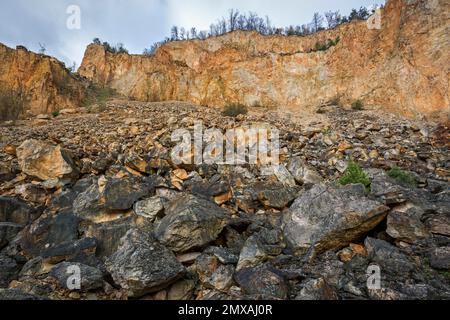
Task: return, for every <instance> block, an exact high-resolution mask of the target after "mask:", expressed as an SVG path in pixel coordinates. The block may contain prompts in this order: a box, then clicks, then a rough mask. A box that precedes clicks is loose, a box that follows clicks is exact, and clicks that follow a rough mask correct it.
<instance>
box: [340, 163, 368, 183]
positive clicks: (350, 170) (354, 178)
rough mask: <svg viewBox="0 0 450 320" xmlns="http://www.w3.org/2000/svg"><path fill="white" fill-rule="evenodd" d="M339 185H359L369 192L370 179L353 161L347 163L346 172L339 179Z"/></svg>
mask: <svg viewBox="0 0 450 320" xmlns="http://www.w3.org/2000/svg"><path fill="white" fill-rule="evenodd" d="M339 183H340V184H341V185H343V186H346V185H348V184H357V183H361V184H363V185H364V187H366V189H367V190H370V184H371V182H370V179H369V177H368V176H367V174H366V173H365V172H364V170H363V169H361V167H360V166H359V165H358V164H357V163H355V162H353V161H350V162H349V164H348V167H347V170H345V173H344V175H343V176H342V178H340V179H339Z"/></svg>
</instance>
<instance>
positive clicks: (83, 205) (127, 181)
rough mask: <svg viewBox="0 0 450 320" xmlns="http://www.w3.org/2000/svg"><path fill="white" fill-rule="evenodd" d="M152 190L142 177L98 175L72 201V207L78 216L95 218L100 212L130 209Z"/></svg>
mask: <svg viewBox="0 0 450 320" xmlns="http://www.w3.org/2000/svg"><path fill="white" fill-rule="evenodd" d="M152 190H153V188H152V187H151V186H150V185H149V184H148V183H146V181H144V180H143V179H139V178H134V177H131V178H128V177H124V178H121V179H119V178H105V177H100V178H99V179H98V180H97V181H94V183H93V184H92V185H91V186H90V187H89V188H87V189H86V190H85V191H84V192H82V193H81V194H79V195H78V197H77V198H76V199H75V200H74V202H73V209H74V212H75V213H76V214H78V215H79V216H82V217H84V218H88V219H95V218H96V217H97V216H98V215H99V214H101V213H102V212H108V211H125V210H129V209H131V208H132V207H133V205H134V204H135V203H136V202H137V201H138V200H139V199H141V198H143V197H145V196H148V195H150V193H151V192H152Z"/></svg>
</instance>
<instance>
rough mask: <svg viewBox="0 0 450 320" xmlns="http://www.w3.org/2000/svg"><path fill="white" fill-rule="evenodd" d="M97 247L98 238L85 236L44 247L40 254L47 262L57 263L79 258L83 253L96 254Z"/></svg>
mask: <svg viewBox="0 0 450 320" xmlns="http://www.w3.org/2000/svg"><path fill="white" fill-rule="evenodd" d="M96 248H97V240H96V239H95V238H83V239H80V240H77V241H69V242H64V243H61V244H58V245H55V246H52V247H50V248H48V249H44V250H43V251H42V252H41V254H40V255H41V256H42V258H43V259H44V261H45V262H47V263H51V264H56V263H59V262H61V261H64V260H68V261H69V260H72V259H77V258H78V257H79V256H81V255H95V249H96Z"/></svg>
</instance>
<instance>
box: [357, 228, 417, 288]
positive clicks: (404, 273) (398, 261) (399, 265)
mask: <svg viewBox="0 0 450 320" xmlns="http://www.w3.org/2000/svg"><path fill="white" fill-rule="evenodd" d="M364 245H365V247H366V250H367V253H368V258H369V260H370V261H371V262H373V263H376V264H377V265H378V266H380V267H381V269H382V272H383V273H384V274H386V273H387V274H388V275H390V276H396V277H398V278H399V279H400V278H408V276H409V274H410V272H411V271H413V270H414V268H415V266H414V264H413V263H412V262H411V261H409V259H408V258H407V256H406V255H405V254H403V253H402V252H400V250H399V249H398V248H396V247H394V246H393V245H391V244H390V243H388V242H386V241H383V240H378V239H373V238H370V237H368V238H367V239H366V241H365V242H364Z"/></svg>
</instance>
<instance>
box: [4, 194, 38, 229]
mask: <svg viewBox="0 0 450 320" xmlns="http://www.w3.org/2000/svg"><path fill="white" fill-rule="evenodd" d="M38 215H39V212H38V211H36V210H34V209H33V208H32V207H30V206H29V205H28V204H27V203H26V202H24V201H22V200H19V199H16V198H11V197H0V222H9V223H15V224H19V225H23V226H25V225H27V224H29V223H30V222H32V221H33V220H34V219H36V218H37V216H38Z"/></svg>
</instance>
